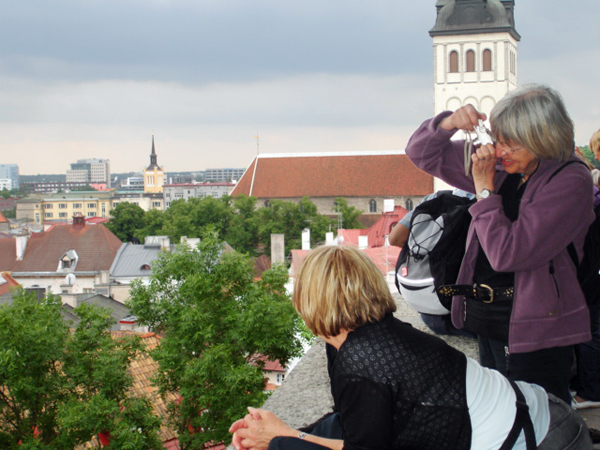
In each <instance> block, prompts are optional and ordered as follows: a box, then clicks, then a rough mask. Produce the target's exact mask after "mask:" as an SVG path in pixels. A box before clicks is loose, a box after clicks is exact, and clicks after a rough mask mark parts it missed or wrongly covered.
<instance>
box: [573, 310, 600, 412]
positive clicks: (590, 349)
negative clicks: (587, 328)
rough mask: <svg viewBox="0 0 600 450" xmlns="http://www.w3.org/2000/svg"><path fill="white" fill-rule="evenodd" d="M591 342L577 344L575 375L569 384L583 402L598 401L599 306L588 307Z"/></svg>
mask: <svg viewBox="0 0 600 450" xmlns="http://www.w3.org/2000/svg"><path fill="white" fill-rule="evenodd" d="M590 319H591V321H590V322H591V327H592V340H591V341H588V342H584V343H583V344H577V345H576V346H575V356H576V358H577V374H576V375H575V377H574V378H573V380H572V382H571V387H572V388H573V390H575V391H577V395H579V396H580V397H581V398H583V399H585V400H591V401H593V402H599V401H600V304H594V305H590Z"/></svg>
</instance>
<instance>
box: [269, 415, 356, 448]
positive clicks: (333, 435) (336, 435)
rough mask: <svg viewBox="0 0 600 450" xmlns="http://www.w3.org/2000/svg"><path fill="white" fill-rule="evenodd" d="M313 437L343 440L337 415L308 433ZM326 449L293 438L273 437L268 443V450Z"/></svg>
mask: <svg viewBox="0 0 600 450" xmlns="http://www.w3.org/2000/svg"><path fill="white" fill-rule="evenodd" d="M310 434H314V435H315V436H319V437H324V438H329V439H344V434H343V432H342V426H341V425H340V417H339V414H337V413H334V414H332V415H330V416H329V417H327V418H326V419H325V420H322V421H321V422H319V423H318V424H317V425H316V426H315V427H314V428H313V429H312V431H311V432H310ZM323 449H327V450H329V449H328V447H323V446H322V445H318V444H314V443H312V442H307V441H304V440H302V439H298V438H294V437H281V436H279V437H275V438H273V439H271V442H269V450H323Z"/></svg>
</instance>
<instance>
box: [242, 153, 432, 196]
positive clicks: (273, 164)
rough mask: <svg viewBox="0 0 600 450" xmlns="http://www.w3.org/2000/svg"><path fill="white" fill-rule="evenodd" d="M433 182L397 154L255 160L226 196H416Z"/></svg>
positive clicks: (314, 155)
mask: <svg viewBox="0 0 600 450" xmlns="http://www.w3.org/2000/svg"><path fill="white" fill-rule="evenodd" d="M432 191H433V178H432V177H431V176H430V175H428V174H426V173H425V172H423V171H421V170H420V169H418V168H417V167H415V165H414V164H413V163H412V162H411V161H410V160H409V159H408V157H407V156H406V155H404V154H402V153H399V152H385V153H383V152H382V153H377V152H371V153H367V152H363V153H354V154H348V153H340V154H334V153H327V154H322V155H319V154H318V153H312V154H310V153H309V154H301V155H293V154H292V155H273V154H271V155H269V154H263V155H257V156H256V157H255V158H254V160H253V161H252V163H251V164H250V166H249V167H248V169H247V170H246V172H245V173H244V176H242V178H241V180H240V181H239V182H238V184H237V185H236V187H235V188H234V189H233V191H232V193H231V194H232V195H240V194H245V195H253V196H255V197H258V198H297V197H304V196H308V197H338V196H339V197H366V196H373V197H385V196H391V197H393V196H402V195H406V196H418V195H427V194H429V193H430V192H432Z"/></svg>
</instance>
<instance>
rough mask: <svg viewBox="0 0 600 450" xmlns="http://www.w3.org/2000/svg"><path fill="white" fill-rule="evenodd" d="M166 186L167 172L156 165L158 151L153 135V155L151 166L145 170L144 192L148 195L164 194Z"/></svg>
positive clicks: (151, 155)
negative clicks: (164, 186)
mask: <svg viewBox="0 0 600 450" xmlns="http://www.w3.org/2000/svg"><path fill="white" fill-rule="evenodd" d="M164 184H165V172H164V170H163V168H162V167H159V165H158V164H157V163H156V150H155V148H154V135H152V153H151V154H150V165H149V166H148V167H147V168H146V169H144V192H145V193H147V194H162V191H163V185H164Z"/></svg>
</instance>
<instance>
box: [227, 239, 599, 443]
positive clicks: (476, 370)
mask: <svg viewBox="0 0 600 450" xmlns="http://www.w3.org/2000/svg"><path fill="white" fill-rule="evenodd" d="M293 303H294V306H295V308H296V309H297V311H298V313H299V314H300V315H301V317H302V319H303V320H304V321H305V323H306V325H307V326H308V328H310V330H311V331H312V332H313V333H315V334H316V335H317V336H319V337H320V338H321V339H323V340H324V341H325V342H326V343H327V356H328V362H329V364H328V367H329V376H330V381H331V392H332V394H333V398H334V403H335V408H334V409H335V411H336V412H335V414H333V415H329V416H328V417H327V418H326V419H323V420H322V421H321V422H319V423H318V424H317V425H316V426H315V427H314V428H313V429H312V430H304V431H301V430H294V429H292V428H291V427H289V426H287V425H286V424H285V423H283V422H282V421H281V420H280V419H278V418H277V417H276V416H275V415H273V414H272V413H270V412H268V411H265V410H258V409H252V408H250V410H249V414H248V415H247V416H246V417H245V418H244V419H241V420H238V421H237V422H235V423H234V424H233V425H232V426H231V429H230V431H231V432H232V433H234V435H233V445H234V447H235V448H236V449H238V450H242V449H258V450H261V449H267V448H269V449H271V450H275V449H285V450H296V449H298V450H304V449H306V450H311V449H314V450H322V449H328V448H329V449H342V448H343V449H346V450H349V449H374V450H375V449H377V450H381V449H421V450H426V449H436V450H441V449H477V450H486V449H489V450H492V449H494V450H497V449H499V448H501V449H509V448H515V449H525V448H527V449H533V448H536V447H535V445H536V443H537V445H538V447H537V448H539V449H540V450H549V449H566V448H569V449H591V448H592V443H591V440H590V437H589V432H588V430H587V428H586V426H585V424H584V423H583V421H582V419H581V418H580V417H579V416H578V415H577V413H575V412H574V411H573V410H572V409H571V408H570V407H569V406H567V405H566V404H565V403H564V402H562V401H561V400H559V399H557V398H556V397H554V396H552V395H549V394H547V393H546V392H545V391H544V390H543V389H542V388H541V387H539V386H536V385H531V384H528V383H524V382H518V383H517V384H513V385H511V383H510V382H509V381H508V380H507V379H506V378H505V377H504V376H502V375H501V374H500V373H499V372H497V371H495V370H490V369H486V368H483V367H481V366H480V365H479V364H478V363H477V362H476V361H474V360H472V359H469V358H467V357H466V356H465V355H464V354H463V353H461V352H459V351H458V350H455V349H454V348H452V347H450V346H449V345H447V344H446V343H445V342H444V341H442V340H441V339H439V338H437V337H435V336H432V335H429V334H426V333H423V332H421V331H418V330H416V329H414V328H413V327H412V326H410V325H408V324H406V323H403V322H401V321H400V320H398V319H396V318H394V317H393V315H392V313H393V312H394V311H395V310H396V304H395V302H394V300H393V298H392V297H391V295H390V292H389V289H388V287H387V283H386V282H385V280H384V279H383V276H382V275H381V273H380V271H379V269H378V268H377V267H376V266H375V265H374V263H373V262H372V261H371V260H370V259H369V258H368V257H366V256H365V255H364V253H362V252H361V251H360V250H357V249H355V248H351V247H344V246H342V247H339V246H328V247H319V248H316V249H315V250H313V251H312V252H311V253H310V254H309V255H308V256H307V257H306V259H305V261H304V263H303V264H302V267H301V269H300V271H299V274H298V277H297V278H296V284H295V288H294V295H293ZM517 385H518V387H517ZM518 396H519V397H518ZM517 398H520V399H521V401H522V403H526V404H527V406H528V408H529V414H527V412H526V409H523V408H520V409H519V412H518V413H517V407H516V400H517ZM522 428H524V429H525V430H529V431H527V432H526V433H523V432H521V429H522ZM525 435H527V437H528V439H526V437H525ZM527 440H529V445H526V441H527Z"/></svg>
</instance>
